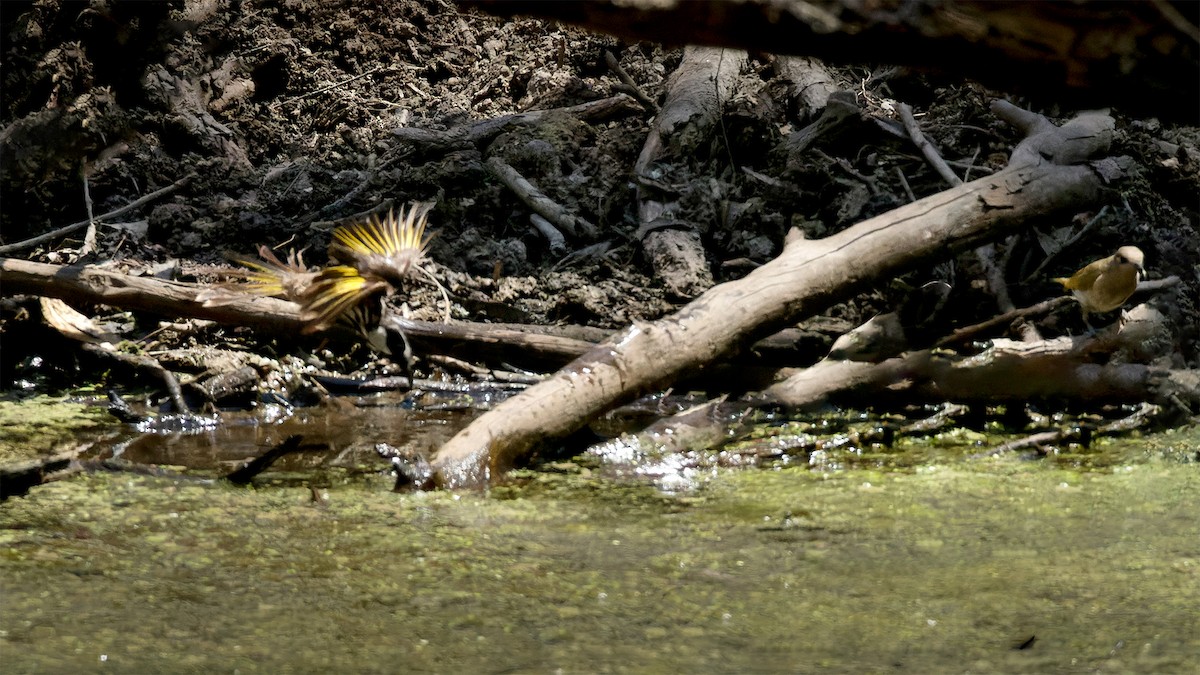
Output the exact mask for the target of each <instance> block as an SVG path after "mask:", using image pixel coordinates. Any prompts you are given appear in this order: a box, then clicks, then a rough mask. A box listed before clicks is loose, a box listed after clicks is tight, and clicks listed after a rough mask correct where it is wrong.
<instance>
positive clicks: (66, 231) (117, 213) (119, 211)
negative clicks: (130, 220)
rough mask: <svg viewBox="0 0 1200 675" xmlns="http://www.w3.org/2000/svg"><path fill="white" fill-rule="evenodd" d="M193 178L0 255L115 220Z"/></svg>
mask: <svg viewBox="0 0 1200 675" xmlns="http://www.w3.org/2000/svg"><path fill="white" fill-rule="evenodd" d="M194 177H195V174H188V175H186V176H184V177H183V178H180V179H179V180H177V181H175V182H174V183H171V184H170V185H168V186H166V187H165V188H161V189H159V190H155V191H154V192H151V193H150V194H148V195H145V196H143V197H139V198H138V199H135V200H133V201H131V202H129V203H128V204H126V205H125V206H122V207H121V208H119V209H113V210H112V211H109V212H108V213H104V214H101V215H99V216H97V217H95V218H91V217H90V216H89V218H88V219H87V220H81V221H79V222H78V223H71V224H70V225H66V226H63V227H60V228H58V229H57V230H54V231H53V232H47V233H46V234H40V235H38V236H36V237H33V238H31V239H26V240H25V241H18V242H15V243H12V244H5V245H4V246H0V255H7V254H9V253H13V252H16V251H21V250H24V249H27V248H31V247H34V246H37V245H38V244H43V243H45V242H47V241H51V240H53V239H57V238H59V237H63V236H66V235H68V234H71V233H73V232H75V231H77V230H79V229H81V228H83V227H86V226H87V225H88V223H92V222H97V223H98V222H101V221H104V220H108V219H110V218H116V217H117V216H120V215H123V214H125V213H128V212H130V211H132V210H134V209H136V208H138V207H139V206H143V205H145V204H147V203H149V202H152V201H154V200H155V199H158V198H159V197H162V196H164V195H168V194H170V193H172V192H174V191H176V190H178V189H179V188H181V187H183V186H184V185H187V183H188V181H190V180H192V178H194Z"/></svg>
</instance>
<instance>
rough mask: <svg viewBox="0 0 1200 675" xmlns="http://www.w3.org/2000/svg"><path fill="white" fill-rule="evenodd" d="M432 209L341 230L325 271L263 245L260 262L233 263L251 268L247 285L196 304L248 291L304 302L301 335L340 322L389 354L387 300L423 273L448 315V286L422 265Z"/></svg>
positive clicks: (245, 275)
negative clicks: (384, 319)
mask: <svg viewBox="0 0 1200 675" xmlns="http://www.w3.org/2000/svg"><path fill="white" fill-rule="evenodd" d="M432 206H433V205H432V204H431V203H429V204H419V203H418V204H411V205H409V206H408V207H407V208H405V209H401V210H400V213H399V215H396V214H395V213H394V212H391V211H389V212H388V214H387V216H386V217H384V218H379V217H378V216H373V217H371V218H370V219H369V220H367V221H366V222H361V223H354V224H352V225H344V226H341V227H338V228H337V229H335V230H334V231H333V241H332V243H330V245H329V255H330V257H331V258H334V259H335V260H336V262H337V264H333V265H331V266H329V267H326V268H324V269H321V270H315V271H314V270H310V269H309V268H308V267H307V266H306V265H305V264H304V259H303V251H301V252H299V253H295V252H293V253H290V254H289V255H288V257H287V261H286V262H285V261H283V260H280V259H279V258H278V257H277V256H276V255H275V253H274V252H273V251H271V249H269V248H268V247H266V246H260V247H259V249H258V254H259V256H260V257H261V258H262V260H261V261H258V260H246V259H236V258H235V261H236V262H239V263H241V264H242V265H244V266H246V267H247V268H249V269H247V270H243V271H242V272H241V273H239V274H237V275H236V276H240V277H241V278H242V279H243V283H236V284H220V285H217V286H215V287H212V288H209V289H205V290H203V291H201V292H200V293H199V294H198V295H197V299H198V300H200V301H202V302H203V303H204V304H205V306H216V305H221V304H228V303H229V302H232V301H233V300H234V299H236V298H238V297H240V296H241V295H242V294H245V293H250V294H253V295H265V296H277V297H282V298H284V299H286V300H290V301H292V302H295V303H297V304H298V305H300V320H301V321H302V322H303V323H304V328H303V329H302V332H303V333H316V332H320V331H324V330H327V329H328V328H330V327H332V326H333V325H334V324H341V325H343V326H346V327H348V328H350V329H352V330H354V331H355V332H357V333H359V334H360V335H361V336H362V337H364V338H366V340H367V342H368V344H370V345H371V347H373V348H374V349H375V350H376V351H379V352H382V353H385V354H391V353H392V351H393V350H392V349H391V348H389V346H388V340H387V337H388V332H387V331H386V330H384V329H383V328H382V326H381V325H380V323H381V321H382V317H383V310H384V299H385V298H386V297H387V296H389V295H392V294H393V293H396V292H397V291H398V290H400V289H401V288H402V286H403V285H404V283H405V282H406V281H408V280H410V279H414V278H415V277H417V275H424V276H425V277H427V278H428V279H429V280H430V281H432V282H433V284H434V285H435V286H437V287H438V288H439V289H440V290H441V292H442V298H443V299H444V300H445V302H446V311H447V319H448V318H449V316H448V313H449V310H450V298H449V296H448V294H447V293H446V289H445V288H444V287H443V286H442V285H441V284H440V283H439V282H438V280H437V278H436V277H435V276H434V275H433V274H432V273H431V272H430V271H429V270H428V269H426V267H425V266H423V264H422V263H424V262H425V260H426V258H425V254H426V250H427V248H428V246H429V241H430V239H431V237H429V236H426V234H425V223H426V215H427V214H428V213H429V209H430V208H431V207H432ZM246 282H248V283H246ZM397 332H398V331H397ZM400 337H401V339H402V341H403V350H402V351H403V355H404V357H405V359H406V361H411V352H412V350H411V347H410V346H409V344H408V338H407V337H406V336H404V335H403V333H400Z"/></svg>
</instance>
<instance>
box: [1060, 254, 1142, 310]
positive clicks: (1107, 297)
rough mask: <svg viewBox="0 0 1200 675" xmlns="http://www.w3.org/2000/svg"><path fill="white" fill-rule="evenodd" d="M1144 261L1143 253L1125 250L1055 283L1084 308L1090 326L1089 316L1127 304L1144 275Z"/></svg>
mask: <svg viewBox="0 0 1200 675" xmlns="http://www.w3.org/2000/svg"><path fill="white" fill-rule="evenodd" d="M1144 261H1145V257H1144V256H1143V255H1142V250H1141V249H1139V248H1138V247H1136V246H1122V247H1121V248H1119V249H1117V252H1116V253H1114V254H1112V255H1110V256H1108V257H1107V258H1101V259H1100V260H1097V261H1095V262H1092V263H1088V265H1087V266H1085V267H1084V268H1083V269H1081V270H1079V271H1078V272H1076V273H1075V274H1072V275H1071V276H1070V277H1069V278H1066V277H1060V278H1058V279H1055V281H1057V282H1058V283H1060V284H1062V285H1063V287H1064V288H1066V289H1067V290H1069V291H1071V292H1072V293H1074V294H1075V299H1076V300H1078V301H1079V305H1080V306H1081V307H1082V308H1083V319H1084V322H1087V316H1088V314H1095V313H1098V312H1111V311H1112V310H1114V309H1117V308H1118V307H1120V306H1121V305H1124V304H1125V301H1126V300H1128V299H1129V296H1131V295H1133V292H1134V291H1135V290H1137V285H1138V280H1139V279H1140V278H1141V277H1142V275H1143V274H1144V273H1145V268H1144V267H1143V266H1142V263H1143V262H1144ZM1089 326H1090V324H1089Z"/></svg>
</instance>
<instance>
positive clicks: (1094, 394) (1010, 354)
mask: <svg viewBox="0 0 1200 675" xmlns="http://www.w3.org/2000/svg"><path fill="white" fill-rule="evenodd" d="M1062 299H1064V300H1066V299H1067V298H1062ZM1057 300H1059V299H1056V301H1057ZM1043 304H1045V303H1043ZM1056 304H1058V303H1057V302H1056ZM1043 309H1044V308H1043ZM1168 330H1169V329H1168V328H1167V327H1166V326H1165V321H1164V319H1163V317H1162V315H1161V314H1159V313H1158V312H1156V311H1154V310H1152V309H1149V308H1148V307H1146V306H1145V305H1142V306H1139V307H1138V308H1135V309H1134V310H1131V311H1130V313H1129V318H1128V320H1127V321H1126V322H1125V323H1124V324H1121V325H1118V324H1114V325H1112V326H1110V327H1109V328H1107V329H1105V330H1104V331H1101V332H1100V333H1098V334H1096V335H1094V336H1088V337H1080V338H1070V337H1064V338H1057V339H1054V340H1046V341H1042V342H1039V343H1028V342H1020V341H1014V340H1005V339H999V340H994V341H993V342H992V344H991V346H990V347H989V348H988V349H987V350H986V351H985V352H983V353H982V354H975V355H969V356H959V355H955V354H953V353H948V352H942V351H937V350H930V349H927V350H920V351H915V352H911V353H908V354H904V355H902V356H898V357H895V358H890V359H887V360H885V361H882V362H880V363H866V362H853V361H834V360H829V359H827V360H825V361H821V362H820V363H818V364H816V365H814V366H812V367H809V368H804V369H789V370H784V371H780V374H781V375H783V376H785V379H782V380H781V381H779V382H777V383H776V384H774V385H772V386H770V387H768V388H767V389H765V390H763V391H762V392H761V393H757V394H754V395H750V396H746V397H743V398H742V399H741V400H738V401H726V400H725V399H724V398H721V399H717V400H713V401H709V402H707V403H705V404H702V405H699V406H696V407H694V408H692V409H691V410H687V411H685V412H683V413H680V414H678V415H675V416H673V417H671V418H669V419H664V420H662V421H660V422H658V423H655V424H654V425H651V426H650V427H648V428H647V429H646V430H645V431H643V432H642V433H640V434H638V441H637V442H639V443H644V444H654V445H656V446H657V447H658V448H659V449H661V450H667V451H681V450H684V449H687V448H691V447H697V446H720V445H723V444H725V443H728V442H729V441H731V440H736V439H735V438H733V437H732V436H731V431H736V425H737V420H738V416H739V415H741V414H743V413H744V412H745V411H746V409H747V408H749V407H771V408H785V409H790V410H797V409H804V408H807V407H809V406H813V405H817V404H823V403H824V402H825V401H827V400H829V399H830V398H831V397H836V398H837V400H839V401H840V402H843V403H848V404H849V405H851V406H860V407H866V406H867V405H870V402H871V401H879V400H881V398H884V397H889V396H891V397H894V396H901V397H903V400H904V401H905V402H907V403H911V404H915V403H922V402H942V401H958V402H974V403H989V404H990V403H1005V402H1008V403H1011V402H1024V401H1028V400H1031V399H1046V398H1056V399H1063V400H1075V401H1083V402H1088V403H1101V402H1117V403H1130V402H1138V401H1146V400H1155V401H1158V402H1159V403H1160V404H1163V405H1166V404H1175V405H1182V407H1184V408H1185V409H1186V407H1187V406H1188V405H1198V404H1200V391H1197V390H1196V387H1195V386H1189V385H1188V382H1191V381H1193V380H1194V379H1195V377H1196V375H1195V371H1168V370H1166V369H1162V368H1157V367H1153V366H1147V365H1142V364H1141V363H1130V362H1128V361H1131V360H1147V359H1149V358H1152V357H1153V356H1155V354H1154V353H1153V352H1151V353H1145V352H1144V351H1143V347H1144V345H1147V344H1150V345H1152V344H1154V343H1155V342H1158V343H1159V344H1161V345H1163V346H1166V345H1167V344H1169V342H1170V340H1169V339H1168V340H1163V339H1162V335H1163V334H1164V333H1165V332H1168ZM1156 335H1157V336H1158V337H1156ZM1118 352H1120V353H1121V354H1122V359H1123V360H1124V361H1125V362H1113V363H1103V362H1104V361H1107V360H1108V359H1110V358H1111V357H1112V355H1113V354H1114V353H1118ZM1188 392H1191V393H1190V394H1189V393H1188Z"/></svg>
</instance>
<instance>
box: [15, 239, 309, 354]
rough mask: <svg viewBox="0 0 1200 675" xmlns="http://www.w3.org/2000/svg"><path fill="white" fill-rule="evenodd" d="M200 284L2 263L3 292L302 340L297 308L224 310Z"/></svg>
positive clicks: (263, 302)
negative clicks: (200, 297) (201, 296)
mask: <svg viewBox="0 0 1200 675" xmlns="http://www.w3.org/2000/svg"><path fill="white" fill-rule="evenodd" d="M198 290H200V289H199V288H198V287H197V286H196V285H195V284H185V283H182V282H178V281H164V280H162V279H156V278H153V277H135V276H130V275H128V274H122V273H120V272H114V271H112V270H106V269H102V268H99V267H91V266H79V267H64V266H61V265H48V264H45V263H36V262H30V261H28V260H17V259H13V258H0V292H2V293H4V295H17V294H31V295H38V296H43V297H50V298H61V299H63V300H66V301H67V302H71V303H84V302H87V303H97V304H104V305H111V306H113V307H120V308H122V309H131V310H138V311H144V312H151V313H154V314H160V315H164V316H169V317H179V316H188V317H194V318H198V319H211V320H213V321H216V322H218V323H223V324H228V325H240V326H247V327H249V328H254V329H256V330H263V331H267V332H269V333H272V334H277V335H278V334H284V335H286V334H292V335H298V334H299V333H300V330H301V329H302V328H303V327H304V324H303V323H302V322H301V321H300V313H299V311H298V309H297V307H296V305H295V304H293V303H290V302H287V301H284V300H278V299H276V298H263V297H255V296H250V295H247V296H246V297H245V298H238V299H234V300H231V301H230V303H229V304H227V305H222V306H220V307H205V306H204V303H203V302H200V301H197V300H196V293H197V291H198Z"/></svg>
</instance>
